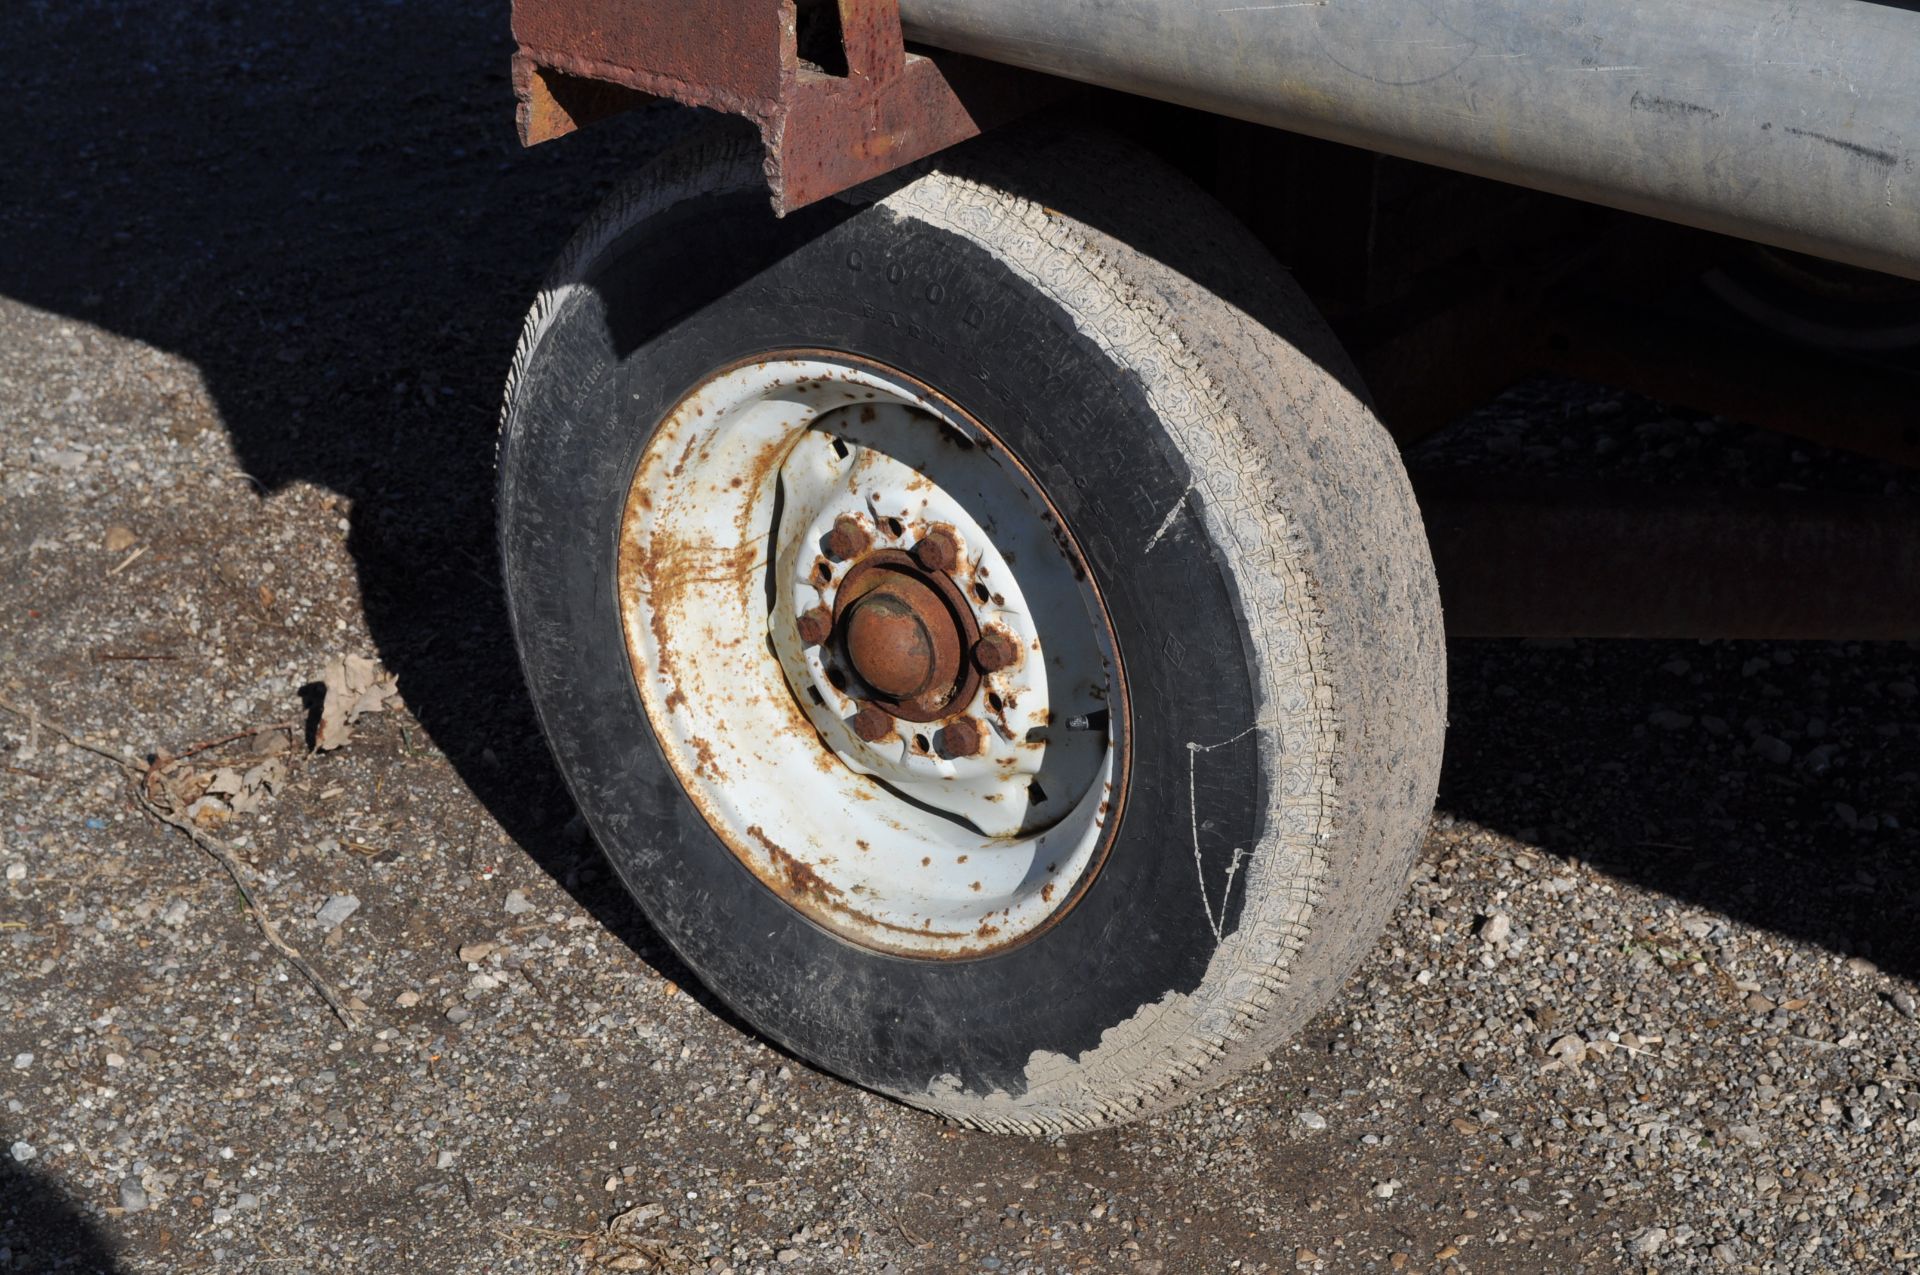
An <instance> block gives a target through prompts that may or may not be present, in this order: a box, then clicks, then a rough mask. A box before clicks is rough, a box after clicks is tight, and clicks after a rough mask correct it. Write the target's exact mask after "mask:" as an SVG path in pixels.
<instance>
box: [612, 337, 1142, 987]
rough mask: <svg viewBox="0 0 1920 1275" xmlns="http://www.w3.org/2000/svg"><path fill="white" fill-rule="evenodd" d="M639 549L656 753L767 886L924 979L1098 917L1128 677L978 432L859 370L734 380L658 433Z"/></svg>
mask: <svg viewBox="0 0 1920 1275" xmlns="http://www.w3.org/2000/svg"><path fill="white" fill-rule="evenodd" d="M989 529H991V530H989ZM620 536H621V541H620V543H621V557H620V575H619V581H618V590H619V603H620V609H621V614H622V619H623V624H624V629H625V636H626V639H627V647H628V652H629V656H630V659H631V661H632V666H633V670H634V675H635V679H636V685H637V687H638V689H639V691H640V694H641V698H642V701H643V702H644V704H645V706H646V709H647V713H648V717H649V719H650V721H651V722H652V724H653V727H654V733H655V736H656V738H657V739H658V740H659V741H660V743H661V745H662V749H663V751H664V752H665V754H666V756H667V759H668V762H669V764H670V765H671V766H672V767H673V769H674V772H675V774H676V775H677V776H678V778H679V779H680V781H681V784H682V785H683V787H684V788H685V789H686V791H687V794H688V796H689V797H690V798H691V799H692V801H693V802H694V804H695V806H696V807H697V808H698V809H699V810H700V811H701V813H702V815H703V816H704V817H705V818H706V820H707V822H708V824H709V825H711V826H712V828H713V829H714V831H715V833H716V834H717V835H718V836H719V837H720V839H721V840H722V842H724V843H725V844H726V845H727V846H728V848H729V849H730V850H731V851H732V852H733V853H734V855H735V856H736V857H737V858H739V859H740V861H741V862H742V863H743V864H744V865H745V866H746V867H747V868H748V869H749V870H751V871H752V873H753V874H754V875H755V876H756V877H757V878H759V880H760V881H762V882H763V883H765V884H766V885H767V886H768V887H769V888H771V889H773V890H775V891H776V892H777V893H779V894H780V895H781V897H782V898H784V899H786V900H787V901H788V902H789V903H791V904H792V905H793V906H794V907H795V908H797V909H799V910H800V911H801V912H803V913H804V914H806V915H807V916H808V917H810V918H811V919H812V920H814V921H815V922H817V923H818V924H820V925H822V926H824V927H826V928H827V929H829V930H832V931H833V932H835V933H837V934H839V935H841V936H842V937H845V938H847V939H849V940H851V941H853V942H856V943H859V944H862V945H864V946H868V947H873V948H876V949H879V950H882V951H886V952H891V953H896V954H899V955H905V956H914V957H922V958H929V959H961V958H966V957H974V956H981V955H985V954H988V953H991V952H995V951H1000V950H1004V949H1005V948H1007V947H1009V946H1012V945H1014V944H1017V943H1020V942H1023V941H1025V940H1027V939H1029V938H1031V937H1033V936H1034V935H1036V934H1038V933H1040V932H1041V931H1043V930H1044V929H1046V928H1048V927H1049V926H1051V925H1052V924H1054V923H1055V922H1057V921H1058V920H1059V919H1060V917H1061V916H1063V915H1065V914H1066V912H1067V911H1069V910H1070V909H1071V908H1072V906H1073V905H1074V903H1075V902H1077V901H1078V899H1079V898H1080V897H1081V896H1082V894H1083V893H1084V892H1085V890H1086V888H1087V886H1088V885H1089V884H1090V883H1091V881H1092V880H1093V878H1094V876H1095V874H1096V873H1097V872H1098V870H1099V867H1100V864H1101V862H1102V861H1103V859H1104V857H1105V854H1106V850H1107V845H1108V842H1109V840H1110V838H1111V834H1112V831H1113V829H1114V827H1115V826H1117V822H1118V813H1119V807H1120V798H1121V794H1122V793H1123V791H1124V788H1125V782H1124V779H1125V769H1126V767H1125V761H1126V757H1125V754H1126V748H1125V740H1126V738H1127V732H1126V716H1127V714H1126V711H1125V705H1126V694H1125V684H1124V678H1123V675H1122V671H1121V668H1120V663H1119V659H1118V654H1117V647H1116V644H1115V640H1114V636H1113V629H1112V625H1111V623H1110V621H1109V619H1108V617H1107V614H1106V609H1105V605H1104V603H1103V602H1102V600H1101V598H1100V594H1099V591H1098V588H1097V586H1096V584H1095V582H1093V581H1092V580H1091V579H1089V578H1088V574H1087V572H1086V571H1085V568H1084V566H1083V561H1084V560H1083V559H1082V557H1081V555H1080V554H1079V551H1078V549H1077V547H1076V546H1075V545H1074V544H1073V541H1072V539H1071V536H1070V533H1068V532H1067V531H1066V529H1065V527H1064V524H1063V522H1062V521H1061V519H1060V517H1059V514H1058V511H1057V510H1055V509H1054V507H1053V506H1052V504H1051V503H1050V502H1049V501H1048V500H1047V498H1046V496H1045V495H1044V493H1042V492H1041V491H1040V489H1039V487H1038V485H1037V484H1035V483H1034V482H1033V480H1032V477H1031V476H1030V475H1029V474H1028V473H1027V472H1026V470H1025V469H1024V468H1023V467H1021V466H1020V465H1019V463H1018V461H1017V460H1015V459H1014V458H1013V457H1012V456H1010V455H1009V454H1008V453H1007V452H1006V450H1005V448H1004V447H1003V446H1001V445H1000V444H999V442H998V440H997V439H995V438H994V437H993V436H992V435H991V434H990V433H989V432H988V431H987V430H986V429H985V428H984V427H983V426H982V425H981V424H980V423H979V422H978V421H976V420H974V419H973V418H971V417H969V416H967V415H966V414H964V413H962V412H961V411H960V410H959V409H958V408H957V407H956V406H955V405H953V404H952V403H950V402H947V401H946V400H944V399H942V398H940V397H938V396H937V395H935V394H934V393H932V392H931V391H930V390H929V389H928V388H927V387H926V386H924V385H921V384H919V383H918V382H915V381H913V380H911V379H910V378H908V377H905V376H903V375H901V374H899V373H897V372H893V371H891V370H889V369H885V368H881V367H878V366H876V365H874V364H872V363H869V362H866V361H864V360H858V359H854V358H851V357H849V356H845V355H839V354H826V353H821V352H815V351H796V352H791V353H782V354H778V355H769V356H766V357H764V358H761V359H756V360H753V361H751V362H744V363H741V364H737V365H734V366H732V367H729V368H725V369H722V370H721V371H719V372H717V373H715V374H714V376H712V377H710V378H709V379H708V380H707V381H706V382H705V383H703V384H702V385H701V386H699V387H698V388H696V389H695V390H694V391H693V392H692V393H691V394H689V395H688V396H687V397H686V398H685V399H683V400H682V401H681V402H680V403H679V404H678V405H677V406H676V407H675V408H674V410H673V411H672V412H670V413H668V415H667V416H666V418H665V419H664V420H663V421H662V422H661V424H660V426H659V427H658V429H657V430H656V431H655V433H654V434H653V436H652V438H651V439H650V441H649V444H648V446H647V448H646V451H645V453H644V454H643V456H642V458H641V461H640V464H639V466H638V468H637V470H636V473H635V476H634V480H633V484H632V487H631V489H630V492H629V495H628V499H627V502H626V510H625V514H624V517H623V522H622V527H621V532H620ZM1015 563H1017V564H1018V568H1019V569H1018V570H1017V571H1016V570H1015V567H1014V564H1015Z"/></svg>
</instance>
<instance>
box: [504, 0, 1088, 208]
mask: <svg viewBox="0 0 1920 1275" xmlns="http://www.w3.org/2000/svg"><path fill="white" fill-rule="evenodd" d="M513 35H514V39H515V40H516V41H517V42H518V43H519V46H520V47H519V51H518V52H517V53H516V54H515V55H514V60H513V84H514V94H515V96H516V97H517V98H518V99H519V102H520V107H519V124H520V140H521V142H522V143H523V144H524V145H527V146H532V145H535V144H537V143H539V142H544V141H548V140H550V139H552V138H555V137H560V136H562V135H564V134H566V133H570V132H572V131H574V130H575V129H576V128H579V127H581V126H582V125H584V124H588V123H591V122H592V121H594V120H597V119H602V118H604V117H606V116H608V115H611V114H614V113H616V112H618V111H621V110H625V109H627V108H629V107H632V106H636V105H638V104H640V103H642V102H644V101H646V100H647V99H648V98H668V99H671V100H673V101H676V102H681V103H684V104H686V105H689V106H701V107H707V108H710V109H713V110H718V111H725V112H727V113H729V114H733V115H739V116H743V117H745V118H746V119H749V120H751V121H753V123H754V124H755V125H756V126H757V127H758V128H759V130H760V136H761V139H762V141H763V142H764V144H765V147H766V171H767V185H768V187H769V189H770V190H771V192H772V195H773V207H774V211H775V212H777V213H780V214H781V215H785V214H786V213H789V212H791V211H793V210H794V209H796V208H801V207H804V206H806V205H807V204H810V203H813V202H814V201H815V200H819V199H824V198H826V197H827V196H829V195H833V194H837V193H838V192H840V191H842V190H845V189H847V188H848V187H850V186H854V185H857V184H858V183H860V182H863V181H867V180H869V179H870V178H874V177H878V176H880V175H881V174H883V173H886V172H889V171H891V170H893V169H895V168H898V167H900V166H901V165H903V164H909V163H912V162H913V161H914V160H916V159H921V158H923V157H925V156H927V155H931V154H933V153H934V152H935V151H938V150H942V149H944V148H945V147H948V146H951V145H953V144H954V143H956V142H961V141H965V140H966V139H967V138H970V137H974V136H977V135H978V134H980V133H981V132H983V131H985V130H986V129H987V128H989V127H991V126H992V125H994V124H996V123H999V122H1001V121H1003V120H1005V119H1007V118H1009V117H1011V116H1012V115H1015V114H1018V113H1020V112H1021V111H1023V110H1026V109H1028V108H1030V107H1031V106H1033V105H1037V104H1039V103H1040V102H1041V101H1044V100H1047V99H1048V98H1050V97H1053V96H1055V95H1057V93H1058V92H1059V89H1058V87H1057V86H1058V84H1059V82H1058V81H1055V80H1052V79H1051V78H1049V77H1047V76H1042V75H1036V74H1034V73H1032V72H1023V71H1018V70H1014V69H1012V68H1010V67H1004V66H999V65H997V64H994V63H988V62H980V61H977V60H975V59H971V58H964V57H960V56H957V55H951V54H938V55H930V54H923V53H918V52H909V51H908V50H907V47H906V42H905V39H904V37H903V36H902V34H901V30H900V6H899V3H898V0H514V6H513ZM803 49H804V55H803Z"/></svg>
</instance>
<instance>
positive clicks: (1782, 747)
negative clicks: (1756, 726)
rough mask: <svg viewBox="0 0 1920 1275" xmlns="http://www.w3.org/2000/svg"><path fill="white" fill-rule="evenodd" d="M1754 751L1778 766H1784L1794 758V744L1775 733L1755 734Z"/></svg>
mask: <svg viewBox="0 0 1920 1275" xmlns="http://www.w3.org/2000/svg"><path fill="white" fill-rule="evenodd" d="M1753 751H1754V752H1756V753H1758V754H1759V755H1760V756H1761V757H1762V758H1763V759H1764V760H1766V761H1770V762H1772V763H1773V764H1774V765H1776V766H1784V765H1786V764H1787V763H1788V762H1790V761H1792V760H1793V745H1791V744H1789V743H1788V742H1787V741H1786V740H1784V739H1779V738H1777V737H1775V736H1773V735H1756V736H1754V740H1753Z"/></svg>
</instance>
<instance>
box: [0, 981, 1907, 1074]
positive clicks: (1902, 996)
mask: <svg viewBox="0 0 1920 1275" xmlns="http://www.w3.org/2000/svg"><path fill="white" fill-rule="evenodd" d="M1887 1001H1888V1002H1889V1003H1890V1004H1891V1005H1892V1006H1893V1007H1894V1009H1895V1010H1897V1011H1898V1012H1899V1014H1900V1016H1901V1017H1902V1018H1912V1017H1913V1016H1914V1013H1915V1009H1916V1006H1915V1005H1914V1001H1913V993H1912V992H1909V991H1907V990H1906V989H1905V988H1900V989H1898V990H1896V991H1895V992H1893V993H1892V994H1891V995H1890V996H1888V997H1887ZM14 1065H15V1066H19V1063H18V1062H16V1063H15V1064H14Z"/></svg>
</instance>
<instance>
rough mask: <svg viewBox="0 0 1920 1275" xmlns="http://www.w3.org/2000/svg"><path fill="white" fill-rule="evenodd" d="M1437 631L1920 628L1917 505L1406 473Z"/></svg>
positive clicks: (1846, 632) (1818, 633)
mask: <svg viewBox="0 0 1920 1275" xmlns="http://www.w3.org/2000/svg"><path fill="white" fill-rule="evenodd" d="M1414 489H1415V492H1416V493H1417V494H1418V496H1419V498H1420V507H1421V511H1422V513H1423V515H1424V517H1425V520H1426V526H1427V537H1428V540H1429V542H1430V543H1431V544H1432V546H1433V555H1434V567H1435V569H1436V571H1437V572H1438V573H1439V576H1440V601H1441V605H1442V608H1443V610H1444V612H1445V616H1446V626H1447V634H1448V636H1450V637H1494V636H1499V637H1640V638H1695V637H1730V638H1779V639H1787V638H1860V639H1869V638H1881V639H1910V638H1915V637H1920V511H1916V510H1914V509H1913V508H1911V507H1910V506H1908V505H1905V504H1902V503H1900V502H1896V501H1890V500H1877V499H1873V498H1858V497H1849V496H1828V495H1819V496H1816V495H1810V494H1807V493H1802V492H1779V491H1701V490H1698V489H1695V488H1688V487H1679V486H1675V487H1649V486H1644V485H1633V486H1628V485H1612V484H1576V483H1570V482H1551V481H1549V482H1539V481H1534V480H1531V479H1526V478H1521V477H1499V476H1493V475H1483V476H1481V475H1477V476H1473V477H1470V478H1455V477H1450V476H1447V475H1432V474H1427V475H1423V474H1418V473H1416V474H1415V475H1414Z"/></svg>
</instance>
